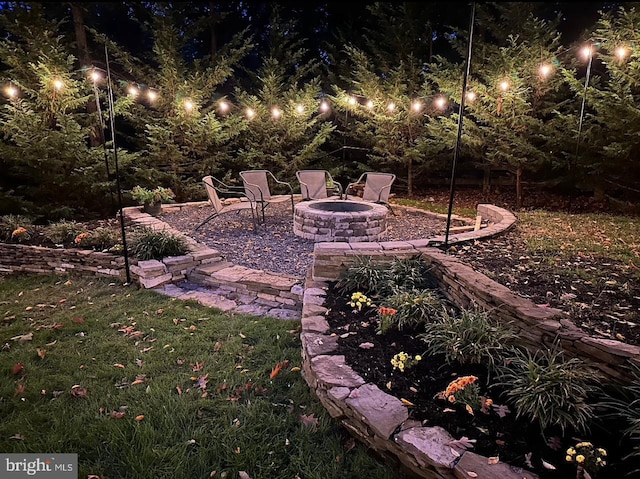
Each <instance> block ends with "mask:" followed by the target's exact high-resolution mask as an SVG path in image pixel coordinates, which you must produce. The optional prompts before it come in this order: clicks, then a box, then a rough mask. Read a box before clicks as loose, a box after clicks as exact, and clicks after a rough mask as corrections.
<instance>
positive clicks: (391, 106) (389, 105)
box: [387, 102, 396, 111]
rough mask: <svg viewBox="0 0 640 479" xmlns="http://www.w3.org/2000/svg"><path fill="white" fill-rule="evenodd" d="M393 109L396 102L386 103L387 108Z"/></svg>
mask: <svg viewBox="0 0 640 479" xmlns="http://www.w3.org/2000/svg"><path fill="white" fill-rule="evenodd" d="M395 109H396V104H395V103H393V102H389V104H388V105H387V110H389V111H394V110H395Z"/></svg>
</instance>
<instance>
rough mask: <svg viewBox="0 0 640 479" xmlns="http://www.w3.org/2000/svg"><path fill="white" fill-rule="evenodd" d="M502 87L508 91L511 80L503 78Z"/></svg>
mask: <svg viewBox="0 0 640 479" xmlns="http://www.w3.org/2000/svg"><path fill="white" fill-rule="evenodd" d="M499 86H500V89H501V90H502V91H504V92H506V91H507V90H508V89H509V82H508V81H507V80H503V81H501V82H500V85H499Z"/></svg>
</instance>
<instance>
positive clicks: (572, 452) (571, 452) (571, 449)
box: [567, 447, 576, 456]
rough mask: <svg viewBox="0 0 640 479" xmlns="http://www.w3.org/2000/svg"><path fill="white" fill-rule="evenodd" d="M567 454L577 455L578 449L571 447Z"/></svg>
mask: <svg viewBox="0 0 640 479" xmlns="http://www.w3.org/2000/svg"><path fill="white" fill-rule="evenodd" d="M567 454H569V455H571V456H575V454H576V450H575V449H574V448H572V447H570V448H569V449H567Z"/></svg>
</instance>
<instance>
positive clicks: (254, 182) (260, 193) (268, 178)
mask: <svg viewBox="0 0 640 479" xmlns="http://www.w3.org/2000/svg"><path fill="white" fill-rule="evenodd" d="M240 177H241V178H242V182H243V184H244V191H245V194H246V195H247V196H248V197H249V198H253V199H252V201H255V203H256V205H257V206H256V214H258V206H259V207H260V210H261V211H262V221H263V222H264V219H265V217H264V210H265V209H266V208H267V206H269V205H270V204H273V203H282V202H283V201H291V215H293V188H292V187H291V185H290V184H289V183H287V182H286V181H280V180H278V179H277V178H276V177H275V176H274V175H273V173H271V172H270V171H269V170H246V171H241V172H240ZM276 189H282V190H283V191H285V192H286V193H285V194H281V195H275V194H273V193H272V190H273V191H274V192H275V190H276ZM259 216H260V215H259V214H258V217H259Z"/></svg>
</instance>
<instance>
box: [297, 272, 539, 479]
mask: <svg viewBox="0 0 640 479" xmlns="http://www.w3.org/2000/svg"><path fill="white" fill-rule="evenodd" d="M326 286H327V285H326V283H324V282H321V281H315V280H313V279H312V278H311V277H309V278H307V282H306V288H305V299H304V305H303V309H302V333H301V335H300V338H301V341H302V374H303V377H304V379H305V381H306V382H307V384H308V385H309V387H311V388H312V389H313V390H314V392H315V394H316V396H317V397H318V399H319V400H320V402H321V403H322V405H323V406H324V407H325V409H326V410H327V411H328V412H329V414H330V415H331V416H332V417H333V418H334V419H336V420H338V421H339V422H340V423H341V424H342V425H343V426H344V427H345V428H346V429H347V430H348V431H349V432H350V433H351V434H352V435H354V436H355V437H356V438H358V439H359V440H360V441H362V442H363V443H364V444H366V445H367V446H368V447H370V448H372V449H373V450H374V451H376V452H377V453H378V454H379V455H381V456H382V457H384V458H387V459H390V460H392V461H393V462H395V463H399V464H400V465H401V466H402V467H403V468H404V469H406V470H407V471H409V472H411V473H412V474H413V475H415V476H417V477H420V478H425V479H462V478H465V479H468V478H469V477H479V478H483V479H537V478H538V476H537V475H535V474H533V473H531V472H528V471H523V470H520V469H518V468H512V467H511V466H509V465H507V464H504V463H501V462H499V463H498V464H489V463H488V458H487V457H484V456H480V455H478V454H475V453H473V452H471V451H465V450H463V449H460V448H457V447H456V446H455V444H451V442H452V441H454V440H455V439H459V438H454V437H453V436H451V434H449V433H448V432H447V431H446V430H444V429H443V428H441V427H438V426H435V427H423V426H422V425H421V424H420V423H419V422H417V421H414V420H411V419H409V414H408V410H407V407H406V406H405V405H404V404H403V403H402V402H401V401H400V400H399V399H398V398H396V397H394V396H391V395H390V394H387V393H386V392H384V391H382V390H380V389H379V388H378V387H377V386H376V385H374V384H371V383H365V381H364V379H363V378H362V377H361V376H359V375H358V374H356V373H355V371H353V369H351V368H350V367H349V365H348V364H346V363H345V357H344V356H342V355H339V354H337V350H338V338H337V337H336V336H335V335H333V336H332V335H330V334H329V323H328V322H327V320H326V317H325V314H326V313H327V308H325V307H324V298H325V295H326ZM469 472H472V473H475V474H477V476H471V475H469Z"/></svg>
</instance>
